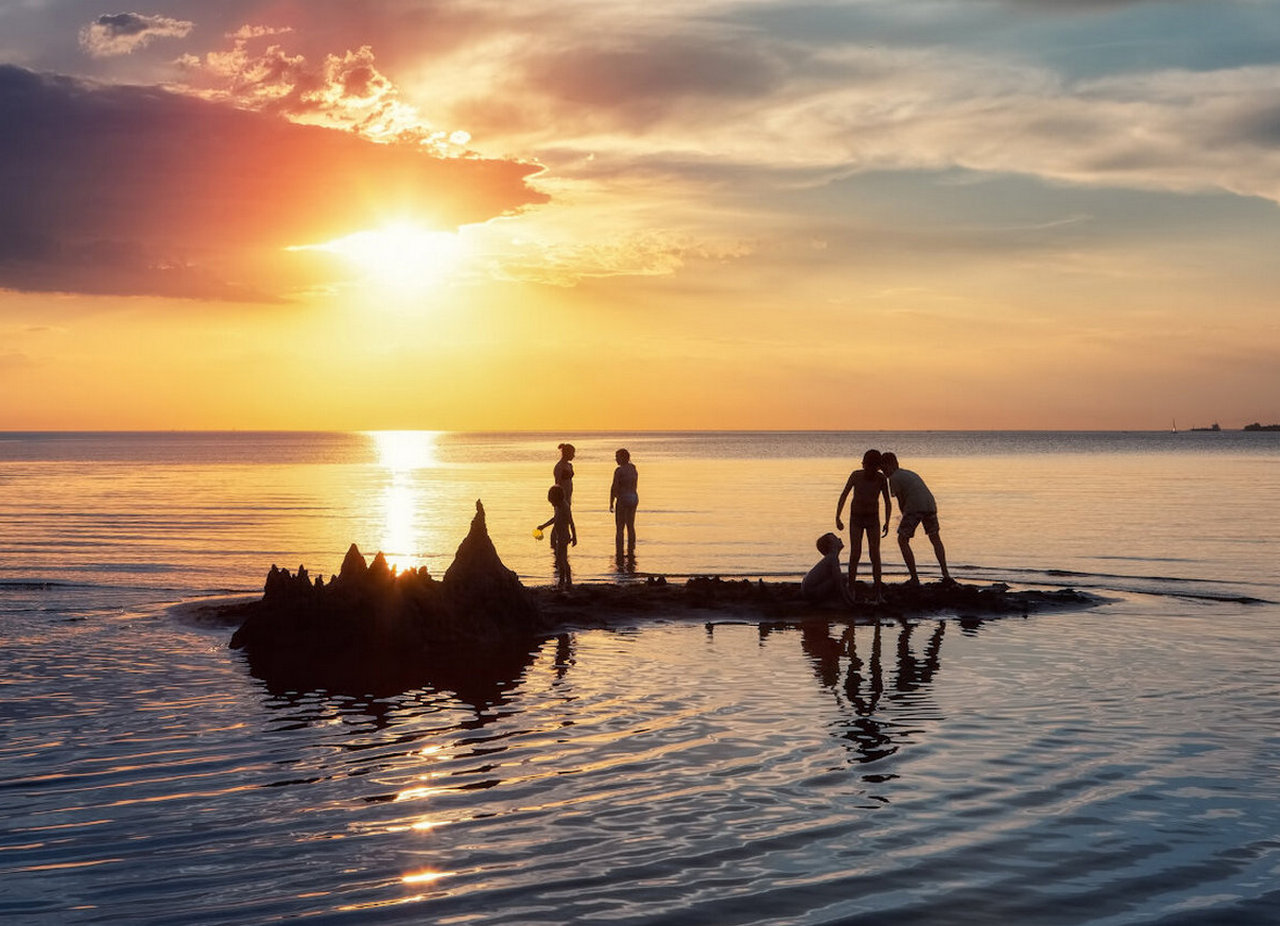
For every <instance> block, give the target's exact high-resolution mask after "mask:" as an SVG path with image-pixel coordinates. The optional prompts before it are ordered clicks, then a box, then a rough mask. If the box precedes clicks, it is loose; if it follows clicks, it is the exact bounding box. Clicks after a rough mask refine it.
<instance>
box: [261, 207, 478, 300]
mask: <svg viewBox="0 0 1280 926" xmlns="http://www.w3.org/2000/svg"><path fill="white" fill-rule="evenodd" d="M286 250H289V251H322V252H325V253H328V254H335V255H337V256H339V257H341V258H343V259H344V260H346V261H348V262H349V263H351V264H353V265H354V266H356V267H357V268H359V269H360V271H361V273H362V274H363V276H364V277H366V278H367V279H368V281H370V282H372V283H376V284H378V285H380V286H384V287H387V288H389V289H394V290H398V291H418V290H424V289H428V288H430V287H432V286H434V285H436V284H438V283H440V282H441V281H443V280H444V279H445V278H446V277H447V276H448V275H449V273H450V272H451V271H452V270H454V269H455V268H456V267H457V266H458V264H459V262H460V260H461V258H462V256H463V251H464V247H463V242H462V238H461V237H460V236H459V235H458V234H456V233H454V232H442V231H433V230H431V229H427V228H422V227H421V226H418V225H414V224H413V223H411V222H395V223H392V224H389V225H384V226H382V227H381V228H376V229H367V230H365V231H358V232H355V233H353V234H350V235H346V236H345V237H342V238H335V239H334V240H332V241H326V242H324V243H323V244H305V245H295V246H293V247H290V248H287V249H286Z"/></svg>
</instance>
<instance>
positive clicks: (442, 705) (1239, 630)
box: [0, 432, 1280, 926]
mask: <svg viewBox="0 0 1280 926" xmlns="http://www.w3.org/2000/svg"><path fill="white" fill-rule="evenodd" d="M563 440H569V441H572V442H573V443H575V444H576V445H577V448H578V455H577V459H576V460H575V466H576V470H577V476H576V479H575V486H576V488H575V492H574V513H575V519H576V521H577V525H578V533H579V540H580V542H579V545H578V546H577V547H576V548H575V549H574V550H573V551H572V553H571V560H572V563H573V565H574V569H575V574H576V577H577V578H578V579H579V580H580V581H619V580H630V577H624V576H618V575H616V574H615V573H614V571H613V570H614V565H613V562H612V553H613V524H612V516H611V515H610V514H609V512H608V489H609V481H610V476H611V473H612V470H613V451H614V450H615V449H616V448H617V447H623V446H625V447H627V448H628V449H629V450H630V451H631V454H632V459H633V461H634V462H635V463H636V465H637V467H638V469H639V472H640V498H641V501H640V511H639V515H638V517H637V528H638V533H639V537H640V544H639V548H638V550H637V569H638V571H639V573H640V574H642V575H643V574H654V573H657V574H665V575H670V576H675V577H682V576H687V575H691V574H719V575H727V576H750V577H758V576H759V577H789V578H796V577H798V576H799V575H801V574H802V573H803V572H804V571H805V570H806V569H807V568H808V567H809V565H811V563H812V562H813V560H814V559H816V555H817V554H816V551H815V550H814V548H813V543H814V540H815V538H816V537H817V536H818V535H819V534H821V533H822V532H824V531H826V530H829V529H833V527H834V523H833V520H834V509H835V501H836V498H837V497H838V495H839V492H840V489H841V487H842V486H843V484H844V480H845V478H846V477H847V475H848V473H849V470H850V468H852V467H854V466H856V465H857V460H858V459H859V458H860V456H861V454H862V451H863V450H864V449H866V448H867V447H878V448H879V449H881V450H894V451H896V452H897V453H898V455H899V457H900V458H901V460H902V464H903V465H904V466H905V467H906V468H908V469H914V470H916V471H917V472H919V473H920V474H921V475H922V476H923V477H924V478H925V479H926V481H927V482H928V483H929V485H930V487H931V488H932V489H933V491H934V494H935V495H936V496H937V498H938V502H939V516H940V519H941V522H942V536H943V538H944V540H945V542H946V544H947V551H948V554H949V559H950V561H951V564H952V570H953V573H954V574H955V575H956V576H957V578H959V579H960V580H962V581H966V582H976V583H986V582H994V581H1005V582H1009V583H1010V584H1013V585H1015V586H1020V587H1033V588H1052V587H1062V586H1071V587H1076V588H1083V589H1088V590H1091V591H1094V592H1095V593H1097V594H1098V595H1100V596H1102V597H1103V598H1105V599H1106V603H1105V604H1103V605H1102V606H1100V607H1098V608H1095V609H1093V610H1090V611H1085V612H1079V613H1063V614H1043V615H1033V616H1031V617H1028V618H1022V617H1017V618H1005V619H1000V620H991V621H986V622H982V623H973V622H969V621H965V622H963V623H961V622H960V621H958V620H955V619H950V618H945V617H942V618H930V619H924V620H918V621H913V622H910V623H908V624H905V625H904V624H900V623H899V622H896V621H891V622H885V623H884V624H883V625H882V626H880V627H873V626H867V625H861V626H858V627H857V628H856V629H854V631H853V632H852V634H851V635H850V639H849V640H848V644H849V645H845V646H842V645H840V643H839V642H838V641H839V640H840V638H841V635H842V633H843V632H844V630H845V627H844V626H842V625H840V624H832V625H830V626H825V627H824V626H816V627H811V628H808V629H805V630H800V629H796V630H772V631H769V630H762V629H761V628H759V627H757V626H755V625H754V624H750V623H742V624H732V623H730V624H719V625H716V626H714V627H705V626H703V625H701V624H698V625H690V624H686V623H678V622H669V621H663V620H661V619H645V620H643V621H640V622H637V623H636V624H635V625H634V626H631V627H626V628H623V629H619V630H614V631H604V630H590V631H578V632H573V633H570V634H566V635H564V636H562V637H560V638H558V639H553V640H550V641H548V642H547V643H546V644H545V645H543V646H541V647H540V648H538V649H536V650H534V651H532V652H530V653H529V654H528V655H527V658H525V659H523V660H522V661H518V662H517V663H516V664H512V665H510V666H506V667H501V668H494V669H491V670H490V671H488V672H486V673H476V677H474V678H469V679H467V680H466V682H465V683H459V682H458V681H457V680H453V681H452V682H450V683H449V684H445V683H443V682H441V683H440V684H438V685H437V684H430V683H427V684H423V685H422V686H421V687H417V688H413V689H411V690H406V691H400V692H395V693H392V694H389V695H386V696H383V697H377V698H374V697H368V696H364V695H362V694H361V693H359V692H345V693H339V692H327V691H278V690H273V689H271V688H269V687H268V686H267V685H266V684H265V683H264V682H262V681H260V680H258V679H256V678H254V677H253V676H252V675H251V674H250V673H249V671H248V668H247V666H246V665H245V663H244V660H243V658H242V656H241V655H240V654H238V653H235V652H231V651H229V650H228V649H227V646H226V644H227V640H228V638H229V636H230V629H231V628H226V627H210V626H202V625H198V624H195V623H192V622H191V621H189V620H185V619H183V618H182V617H180V616H178V615H175V614H174V613H171V612H170V611H169V606H170V605H172V604H173V603H175V602H181V601H189V600H192V599H197V598H201V597H204V596H211V595H226V594H249V593H255V592H256V591H258V590H259V589H260V588H261V583H262V580H263V577H264V576H265V574H266V571H267V570H268V568H269V567H270V566H271V565H272V564H273V563H275V564H278V565H281V566H286V567H288V568H291V569H292V568H296V567H297V566H298V565H299V564H305V565H306V566H307V568H308V570H309V571H311V572H312V573H313V574H314V573H329V572H334V571H336V570H337V568H338V566H339V564H340V563H341V559H342V556H343V554H344V552H345V551H346V548H347V547H348V546H349V545H350V544H351V543H353V542H354V543H356V544H358V545H359V546H360V548H361V549H362V550H364V551H366V552H367V553H369V554H372V553H373V552H376V551H378V550H382V551H384V552H385V553H386V554H387V556H388V558H389V559H391V560H392V561H393V562H394V563H397V564H399V565H402V566H418V565H426V566H427V567H428V568H429V569H430V570H431V571H432V573H433V574H436V575H440V574H442V573H443V571H444V569H445V568H446V567H447V566H448V564H449V562H450V561H451V559H452V556H453V552H454V550H455V549H456V547H457V545H458V543H459V542H460V541H461V539H462V537H463V536H464V535H465V533H466V530H467V527H468V524H469V521H470V517H471V514H472V512H473V511H474V507H475V501H476V499H482V500H483V502H484V504H485V507H486V510H487V512H488V522H489V528H490V533H491V535H492V537H493V539H494V542H495V543H496V545H497V547H498V550H499V553H500V554H501V555H502V557H503V559H504V560H505V561H506V563H507V565H508V566H510V567H511V568H513V569H515V570H516V571H517V572H519V573H520V575H521V577H522V579H523V580H524V581H525V582H526V583H528V584H545V583H549V582H550V581H551V565H552V564H551V553H550V550H549V549H548V548H547V546H546V543H545V542H542V543H539V542H538V541H536V540H534V538H533V537H532V536H531V531H532V528H533V526H534V525H535V524H537V523H539V522H541V521H543V520H545V519H546V518H547V517H549V514H550V510H549V506H548V504H547V502H546V489H547V486H548V485H549V484H550V481H551V468H552V466H553V464H554V463H555V460H556V459H557V456H558V454H557V451H556V449H555V448H556V444H557V443H559V442H560V441H563ZM0 538H3V542H2V543H0V918H2V919H4V920H5V921H6V922H14V923H31V924H37V923H39V924H45V923H49V924H61V923H136V924H166V926H167V924H174V923H184V924H186V923H190V924H214V923H225V924H250V923H270V922H277V921H282V920H295V919H296V920H304V919H305V920H307V921H310V922H321V923H329V922H333V923H353V924H363V923H442V924H443V923H504V924H515V923H579V922H580V923H606V922H608V923H622V924H654V923H670V924H696V923H707V924H747V923H760V924H765V923H768V924H775V923H779V924H791V923H795V924H835V923H850V924H852V923H868V924H879V923H894V924H902V923H920V924H961V923H1015V924H1021V923H1036V924H1040V923H1050V924H1053V923H1063V924H1068V923H1069V924H1077V923H1097V924H1104V923H1105V924H1146V923H1161V924H1193V923H1194V924H1200V923H1205V924H1209V923H1276V922H1280V913H1277V911H1280V644H1277V640H1278V639H1280V577H1278V576H1277V571H1276V563H1277V561H1278V559H1280V433H1267V432H1262V433H1243V432H1234V433H1232V432H1226V433H1178V434H1172V433H1156V432H1151V433H957V432H937V433H921V432H912V433H781V434H779V433H711V434H689V433H677V434H655V433H644V434H617V435H609V434H587V435H579V434H452V433H422V432H409V433H372V434H295V433H281V434H262V433H217V434H211V433H173V434H72V433H57V434H25V433H7V434H0ZM916 550H917V556H918V558H919V560H920V563H921V566H922V572H923V573H924V574H925V575H926V577H928V575H929V574H930V573H931V571H934V563H933V560H932V558H931V554H930V551H929V547H928V544H927V543H926V542H925V540H924V538H923V537H920V538H919V539H917V541H916ZM885 552H886V563H887V572H888V580H889V581H900V580H901V579H902V578H903V575H902V566H901V563H900V561H899V560H898V554H897V551H896V548H895V547H894V545H893V544H888V545H887V546H886V551H885ZM449 685H452V687H449Z"/></svg>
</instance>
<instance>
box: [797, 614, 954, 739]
mask: <svg viewBox="0 0 1280 926" xmlns="http://www.w3.org/2000/svg"><path fill="white" fill-rule="evenodd" d="M890 626H892V625H890ZM915 626H916V625H915V624H912V623H910V622H909V621H906V620H903V621H901V622H900V623H899V625H898V637H897V640H896V643H895V645H894V646H895V655H896V659H895V670H896V677H895V679H894V680H893V691H892V694H890V695H889V696H888V697H887V698H886V697H885V666H884V662H883V658H882V653H883V651H884V648H885V643H884V634H885V630H884V627H883V625H882V624H881V621H880V620H879V619H877V620H876V622H875V623H874V624H873V625H872V626H871V628H870V633H871V646H870V651H869V653H867V654H866V658H865V661H864V659H863V658H862V656H861V655H860V654H859V652H858V632H859V630H861V631H862V632H863V633H864V639H865V633H866V632H867V628H866V627H865V626H864V627H862V628H859V627H857V626H856V625H854V624H850V625H849V626H848V627H847V629H846V630H845V631H844V633H843V636H842V637H841V638H840V639H839V640H837V639H835V638H833V637H832V635H831V625H830V623H828V622H824V621H809V622H806V623H804V624H802V625H801V627H800V645H801V649H802V650H803V652H804V654H805V655H806V656H808V657H809V660H810V663H811V665H812V667H813V672H814V675H815V677H816V678H817V679H818V681H819V682H820V683H821V684H822V685H823V687H825V688H828V689H830V690H831V691H832V693H833V694H834V695H835V696H836V702H837V704H839V705H840V707H841V708H842V709H843V711H844V712H845V716H844V719H843V720H841V721H839V722H838V723H837V724H836V735H838V736H839V737H840V738H841V739H844V740H846V741H847V742H848V743H850V744H851V747H852V749H853V751H854V755H853V758H854V760H855V761H857V762H861V763H865V762H874V761H876V760H877V759H882V758H884V757H885V756H888V755H892V754H893V753H895V752H897V750H898V749H899V747H900V746H901V745H902V742H904V740H902V736H903V735H905V734H901V733H899V734H897V736H896V737H895V731H897V730H899V729H900V727H899V726H898V723H897V722H895V723H886V722H884V721H883V720H881V719H878V718H879V716H880V715H883V713H884V712H885V711H886V710H889V711H895V710H896V711H901V710H911V711H917V710H918V707H912V706H911V705H910V704H908V703H906V702H904V701H903V700H902V698H901V694H902V693H904V692H913V691H919V690H923V689H925V688H926V687H927V686H928V685H929V684H930V683H931V682H932V681H933V679H934V677H935V676H936V675H937V673H938V671H939V669H940V667H941V656H942V639H943V635H944V633H945V632H946V622H945V621H938V623H937V625H936V626H935V627H934V629H933V633H932V634H931V635H930V637H929V640H928V642H927V643H926V644H925V647H924V652H923V654H922V655H921V656H917V655H916V654H915V653H914V652H913V651H912V648H911V638H912V632H913V630H914V629H915ZM846 660H847V666H846V665H845V663H846ZM842 670H843V672H844V677H843V680H842V679H841V672H842Z"/></svg>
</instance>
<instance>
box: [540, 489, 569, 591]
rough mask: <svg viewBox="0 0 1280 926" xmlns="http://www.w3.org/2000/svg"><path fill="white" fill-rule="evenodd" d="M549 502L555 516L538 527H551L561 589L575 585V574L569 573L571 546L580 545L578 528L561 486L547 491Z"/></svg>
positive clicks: (552, 545) (552, 550) (552, 547)
mask: <svg viewBox="0 0 1280 926" xmlns="http://www.w3.org/2000/svg"><path fill="white" fill-rule="evenodd" d="M547 501H549V502H550V503H551V507H552V508H553V509H554V512H555V513H554V514H552V515H551V517H550V518H549V519H548V520H546V521H544V522H542V523H541V524H539V525H538V530H542V529H543V528H545V527H546V526H547V525H548V524H550V525H551V552H553V553H554V554H555V557H556V584H557V585H558V586H559V587H560V588H569V587H570V586H572V585H573V573H571V572H570V571H569V545H570V544H572V545H573V546H575V547H576V546H577V545H578V528H577V527H575V526H574V524H573V512H572V511H570V510H569V501H568V499H566V498H565V491H564V489H563V488H561V487H560V486H558V485H556V486H552V487H551V488H550V489H548V490H547Z"/></svg>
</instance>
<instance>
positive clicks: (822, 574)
mask: <svg viewBox="0 0 1280 926" xmlns="http://www.w3.org/2000/svg"><path fill="white" fill-rule="evenodd" d="M843 549H844V543H843V542H842V541H841V540H840V538H839V537H837V536H836V535H835V534H832V533H826V534H823V535H822V536H821V537H819V538H818V552H819V553H821V554H822V559H820V560H818V562H817V563H815V564H814V566H813V568H812V569H810V570H809V572H808V573H807V574H806V575H805V577H804V578H803V579H802V580H801V581H800V594H802V595H804V597H805V599H806V600H808V601H815V602H816V601H826V600H827V599H828V598H831V597H833V596H836V595H839V596H840V598H841V600H843V601H844V602H845V603H846V604H852V603H853V596H852V595H851V594H849V587H848V586H847V585H846V584H845V582H844V573H842V572H841V571H840V551H841V550H843Z"/></svg>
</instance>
